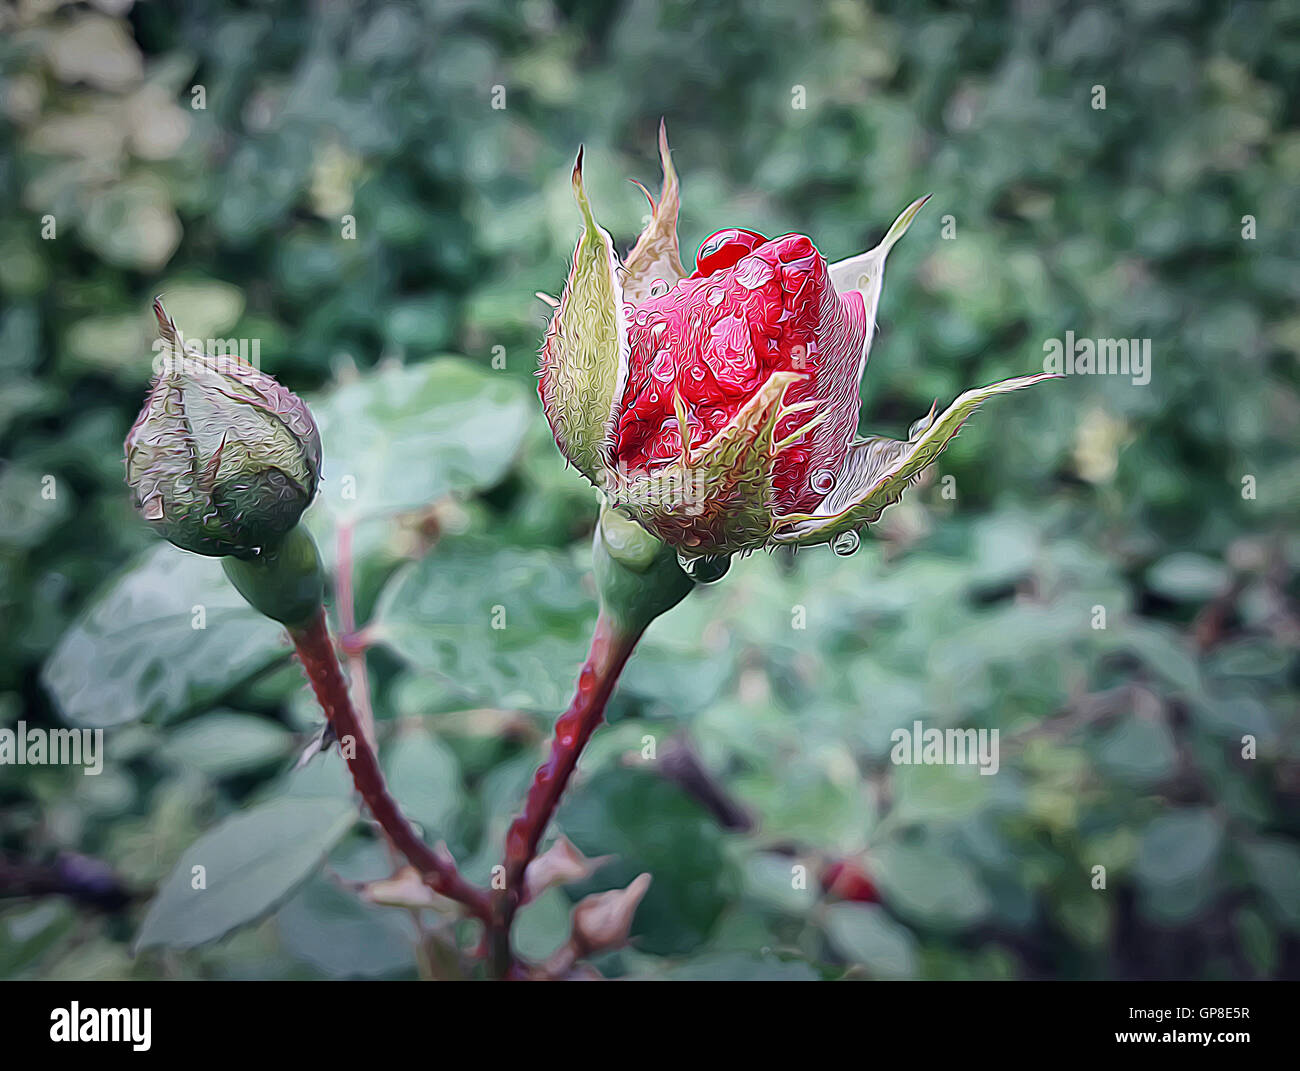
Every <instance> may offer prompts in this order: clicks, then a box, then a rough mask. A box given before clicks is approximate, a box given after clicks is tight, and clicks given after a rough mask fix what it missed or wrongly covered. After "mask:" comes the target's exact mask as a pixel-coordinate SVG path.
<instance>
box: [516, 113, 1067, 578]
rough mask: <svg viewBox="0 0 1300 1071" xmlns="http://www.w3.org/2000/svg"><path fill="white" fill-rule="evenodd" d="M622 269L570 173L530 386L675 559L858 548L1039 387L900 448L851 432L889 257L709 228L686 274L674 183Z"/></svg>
mask: <svg viewBox="0 0 1300 1071" xmlns="http://www.w3.org/2000/svg"><path fill="white" fill-rule="evenodd" d="M660 156H661V159H662V162H663V169H664V184H663V192H662V194H661V196H660V199H659V201H658V202H657V203H656V202H655V201H654V200H653V199H652V200H651V206H652V216H651V220H650V223H649V224H648V226H647V227H646V229H645V231H644V232H643V233H642V235H641V237H640V239H639V240H638V241H637V243H636V245H635V247H634V248H633V250H632V252H631V253H630V254H629V255H628V258H627V261H626V262H625V263H620V262H619V259H618V256H617V254H616V253H615V251H614V246H613V241H612V239H611V238H610V236H609V234H608V233H607V232H605V231H604V230H602V229H601V228H600V227H599V226H598V225H597V224H596V221H595V217H594V215H593V213H592V210H591V205H590V202H589V201H588V198H587V195H586V192H585V190H584V187H583V183H582V154H581V153H579V156H578V162H577V165H576V166H575V168H574V172H573V185H574V193H575V196H576V198H577V200H578V205H579V208H580V210H581V213H582V217H583V224H584V226H583V233H582V236H581V237H580V239H579V241H578V246H577V249H576V250H575V253H574V261H573V267H572V270H571V271H570V274H569V279H568V282H567V284H566V286H565V290H564V296H563V297H562V299H561V300H560V303H559V305H558V307H557V309H556V312H555V315H554V317H553V318H552V321H551V325H550V328H549V330H548V331H547V335H546V341H545V344H544V346H543V349H542V357H541V372H540V376H541V379H540V383H539V391H540V394H541V398H542V405H543V409H544V410H545V412H546V416H547V419H548V420H549V422H550V424H551V429H552V431H553V432H554V434H555V440H556V443H557V444H558V445H559V447H560V449H561V451H562V452H563V453H564V455H565V456H566V457H567V458H568V459H569V460H570V461H571V462H572V463H573V464H574V465H575V466H576V467H577V468H578V470H579V471H580V472H582V473H583V474H584V475H585V476H586V477H587V478H588V479H589V480H591V481H592V482H593V483H594V484H596V485H597V486H599V487H601V488H602V489H603V490H604V491H605V493H606V496H607V497H608V499H609V501H610V502H611V503H612V504H613V505H615V506H619V507H622V508H623V509H624V510H625V511H626V512H627V513H628V514H629V515H631V516H632V517H633V518H634V519H635V520H636V521H637V522H639V523H640V524H641V525H643V526H644V527H645V528H646V529H647V530H648V531H650V532H652V533H653V534H654V535H655V536H657V537H658V538H659V539H661V540H663V541H664V542H666V543H668V544H670V545H671V546H673V547H674V548H675V549H676V550H677V552H678V553H679V554H680V555H681V556H682V557H683V559H684V560H687V561H695V560H701V559H704V560H709V559H712V560H717V559H719V558H723V557H725V556H726V555H729V554H732V553H735V552H737V551H748V550H753V549H755V548H758V547H762V546H776V545H780V544H783V543H789V544H796V545H807V544H817V543H834V545H835V547H836V549H837V550H841V551H847V550H850V549H852V548H853V547H856V546H857V534H856V533H857V531H858V529H860V528H861V527H863V526H864V525H866V524H869V523H871V522H873V521H875V520H876V519H877V518H878V517H879V516H880V514H881V512H882V511H883V510H884V509H885V507H886V506H888V505H890V504H891V503H893V502H896V501H897V500H898V499H899V498H900V497H901V496H902V493H903V491H904V489H905V488H906V487H907V485H908V484H909V483H910V482H911V481H912V480H913V479H914V478H915V477H916V476H917V475H918V474H919V473H920V472H921V471H922V470H923V469H925V468H926V467H927V466H928V465H930V464H932V463H933V461H934V460H935V458H936V457H937V456H938V454H939V452H940V451H941V450H942V449H943V447H944V446H945V445H946V444H947V442H948V440H949V439H951V438H952V436H953V435H954V434H956V432H957V430H958V429H959V428H960V427H961V425H962V424H963V423H964V422H965V420H966V419H967V418H968V417H969V416H970V415H971V414H972V413H973V412H974V411H975V410H976V408H978V407H979V405H980V404H981V403H982V402H984V401H985V400H987V399H988V398H991V397H993V396H994V395H996V394H1000V393H1003V392H1005V391H1011V390H1016V389H1019V388H1021V387H1026V386H1029V385H1030V384H1032V383H1036V382H1038V381H1039V380H1041V379H1045V378H1050V377H1048V376H1044V375H1037V376H1027V377H1023V378H1019V379H1012V380H1008V381H1005V382H1003V383H998V384H994V385H992V386H989V387H983V388H979V389H977V390H972V391H968V392H966V393H965V394H963V395H962V396H961V397H960V398H958V400H957V401H956V403H954V404H953V405H952V406H951V407H949V408H948V409H947V410H946V411H945V412H943V413H942V414H941V415H938V416H936V414H935V412H934V411H933V410H932V411H931V413H930V414H929V415H928V416H927V417H924V418H923V419H922V420H920V421H918V422H917V423H916V424H915V425H913V428H912V431H911V433H910V435H909V437H908V439H907V441H904V442H899V441H895V440H892V439H885V438H880V437H876V436H869V437H865V438H858V437H857V436H856V432H857V423H858V408H859V393H858V388H859V382H860V380H861V378H862V374H863V371H864V369H865V367H866V362H867V356H868V354H869V351H870V348H871V338H872V335H873V333H874V327H875V319H876V310H877V307H878V305H879V301H880V293H881V287H882V284H883V279H884V266H885V258H886V256H887V255H888V253H889V250H890V249H891V248H892V247H893V246H894V244H895V243H896V242H897V241H898V239H899V238H901V237H902V236H903V234H904V233H905V232H906V230H907V228H908V227H909V226H910V225H911V222H912V220H913V219H914V218H915V216H916V214H917V212H919V211H920V208H921V206H922V205H923V204H924V203H925V201H926V198H921V199H920V200H918V201H915V202H913V203H912V204H911V205H909V206H908V208H907V209H906V210H904V212H903V213H902V215H900V216H899V217H898V219H897V220H896V221H895V222H894V224H893V226H892V227H891V228H890V230H889V232H888V233H887V234H886V235H885V238H884V240H883V241H882V242H881V243H880V244H879V245H878V246H876V247H875V248H874V249H872V250H869V251H868V252H866V253H863V254H861V255H859V256H856V257H851V258H849V259H847V260H844V261H840V262H839V263H837V264H828V263H827V262H826V260H825V258H824V257H823V256H822V254H821V252H820V251H819V250H818V249H817V247H816V245H815V244H814V243H813V241H812V239H810V238H808V237H806V236H804V235H799V234H789V235H785V236H783V237H780V238H774V239H772V240H770V241H769V240H767V239H765V238H764V237H763V236H762V235H760V234H758V233H756V232H754V231H749V230H740V229H731V230H725V231H719V232H717V233H716V234H714V235H712V236H710V237H709V238H708V239H706V240H705V242H704V243H703V244H702V245H701V247H700V251H699V255H698V257H697V259H696V271H695V273H694V274H693V275H691V276H689V277H688V276H687V275H686V271H685V269H683V268H682V266H681V262H680V259H679V256H678V246H677V212H678V203H679V194H678V184H677V176H676V172H675V171H674V169H673V166H672V160H671V157H670V155H669V152H668V144H667V139H666V137H665V136H664V133H663V130H662V128H661V129H660Z"/></svg>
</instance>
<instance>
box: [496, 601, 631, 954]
mask: <svg viewBox="0 0 1300 1071" xmlns="http://www.w3.org/2000/svg"><path fill="white" fill-rule="evenodd" d="M639 638H640V633H639V632H637V633H635V634H632V635H628V634H626V633H625V632H622V631H620V630H618V629H616V628H614V626H613V625H612V623H611V622H610V620H609V618H607V617H606V616H605V615H604V614H603V613H602V614H601V615H600V616H599V617H598V618H597V619H596V629H595V632H594V633H593V635H592V637H591V650H590V652H589V653H588V654H587V661H586V663H585V664H584V665H583V667H582V671H581V672H580V673H579V674H578V687H577V691H576V692H575V693H574V696H573V701H572V702H571V703H570V704H569V708H568V710H566V711H565V712H564V713H563V714H561V715H560V717H559V719H558V720H557V721H556V723H555V735H554V737H553V739H552V741H551V753H550V755H549V756H548V757H547V759H546V761H545V762H544V763H542V765H541V766H540V767H539V768H538V770H537V773H535V774H534V775H533V783H532V787H531V788H529V790H528V795H527V796H526V797H525V798H524V805H523V810H522V811H520V813H519V814H518V815H517V816H516V817H515V820H514V821H513V822H512V823H511V824H510V829H509V831H508V832H507V833H506V852H505V888H504V889H501V890H499V891H498V893H497V894H496V896H495V898H494V900H493V920H492V930H493V933H492V940H491V944H492V958H493V960H494V963H495V966H496V968H497V971H498V974H504V973H505V971H506V970H507V969H508V967H509V961H510V925H511V923H512V921H513V920H514V914H515V910H516V909H517V908H518V907H519V904H520V903H521V902H522V900H523V896H524V872H525V871H526V870H527V869H528V864H529V863H531V862H532V861H533V857H534V856H535V855H536V854H537V846H538V844H539V843H540V842H541V839H542V835H543V834H544V833H545V832H546V827H547V826H548V825H549V824H550V821H551V816H552V815H553V814H554V813H555V808H556V806H557V805H558V804H559V802H560V797H561V796H562V795H563V794H564V789H565V787H566V786H567V785H568V783H569V778H570V777H571V776H572V775H573V771H574V769H575V768H576V767H577V765H578V758H579V756H581V754H582V749H583V748H584V747H586V746H587V741H588V740H590V739H591V734H592V733H594V732H595V731H596V727H597V726H598V725H600V723H601V720H602V719H603V718H604V715H605V704H606V703H607V702H608V701H609V697H610V694H611V693H612V692H613V691H614V685H615V684H616V683H617V682H618V676H619V674H620V673H621V672H622V670H623V667H624V666H625V665H626V664H627V660H628V658H629V657H630V656H631V654H632V650H633V648H635V647H636V643H637V640H638V639H639Z"/></svg>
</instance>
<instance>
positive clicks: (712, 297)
mask: <svg viewBox="0 0 1300 1071" xmlns="http://www.w3.org/2000/svg"><path fill="white" fill-rule="evenodd" d="M725 297H726V295H725V294H724V293H723V292H722V287H720V286H715V287H712V288H710V290H709V292H708V293H707V294H705V295H704V300H705V301H707V302H708V303H709V304H710V305H712V306H713V307H714V308H717V307H718V306H719V305H721V304H722V301H723V298H725Z"/></svg>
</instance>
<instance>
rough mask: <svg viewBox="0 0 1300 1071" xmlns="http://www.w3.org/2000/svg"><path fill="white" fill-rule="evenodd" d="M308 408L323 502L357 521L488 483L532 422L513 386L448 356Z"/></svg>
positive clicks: (398, 369) (391, 368) (376, 377)
mask: <svg viewBox="0 0 1300 1071" xmlns="http://www.w3.org/2000/svg"><path fill="white" fill-rule="evenodd" d="M311 408H312V413H313V414H314V415H315V417H316V423H317V425H318V426H319V427H320V432H321V443H322V444H323V446H324V453H325V462H324V482H323V483H322V486H321V495H320V502H321V504H322V505H323V506H324V507H325V508H326V510H328V511H329V512H330V513H331V514H333V515H334V516H336V517H350V518H356V519H360V518H365V517H373V516H380V515H384V514H391V513H399V512H402V511H405V510H412V509H417V508H419V507H420V506H423V505H426V504H427V503H429V502H432V501H434V500H435V499H438V498H441V497H443V496H444V495H448V494H464V493H466V492H470V491H475V490H479V489H482V488H485V487H490V486H492V485H493V484H495V483H496V482H498V481H499V480H500V479H501V478H502V477H503V476H504V475H505V474H506V472H507V471H508V469H509V468H510V465H511V464H512V462H513V460H514V455H515V453H516V451H517V450H518V449H519V445H520V443H521V442H522V441H523V437H524V433H525V431H526V429H527V427H528V422H529V420H531V419H537V416H536V413H535V407H534V406H533V405H532V404H531V402H530V400H529V399H527V398H526V397H525V395H524V391H523V390H522V388H521V387H520V385H519V383H517V382H516V381H514V380H510V379H507V378H506V377H505V376H504V375H502V374H501V373H493V372H489V371H486V370H484V369H482V368H479V367H476V366H475V365H473V364H471V363H470V362H468V361H465V360H462V359H460V358H452V357H445V358H439V359H438V360H435V361H429V362H426V363H422V364H415V365H395V364H394V365H386V366H383V367H381V368H380V369H379V370H377V371H375V372H373V373H370V374H367V375H366V376H365V377H363V378H360V379H356V380H353V381H352V382H350V383H347V384H345V385H343V386H341V387H339V388H338V389H337V390H335V391H334V392H333V393H332V394H329V395H328V396H326V397H325V398H323V399H321V400H319V401H313V402H312V405H311Z"/></svg>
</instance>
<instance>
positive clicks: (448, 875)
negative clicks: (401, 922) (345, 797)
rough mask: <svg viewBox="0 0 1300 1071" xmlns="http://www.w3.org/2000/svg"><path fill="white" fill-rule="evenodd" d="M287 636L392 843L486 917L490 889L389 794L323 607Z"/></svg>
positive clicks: (435, 885)
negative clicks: (473, 880) (426, 835)
mask: <svg viewBox="0 0 1300 1071" xmlns="http://www.w3.org/2000/svg"><path fill="white" fill-rule="evenodd" d="M289 635H290V637H291V638H292V639H293V645H294V648H295V649H296V650H297V652H298V657H299V658H300V659H301V660H302V664H303V668H304V669H305V670H306V671H307V678H308V680H310V681H311V686H312V690H313V691H314V692H315V693H316V698H317V699H318V700H319V701H320V705H321V708H322V709H323V710H324V711H325V717H326V718H328V719H329V722H330V724H331V725H332V726H334V732H335V734H336V735H337V736H338V739H339V747H340V750H342V752H343V754H344V757H345V758H346V759H347V764H348V769H349V770H351V771H352V781H353V783H354V784H355V785H356V788H357V791H358V792H359V793H360V794H361V798H362V799H363V800H365V803H366V806H367V807H368V808H369V809H370V813H371V815H372V816H373V817H374V819H375V821H376V822H378V823H379V825H380V827H381V828H382V829H383V831H384V834H385V835H386V836H387V837H388V840H389V842H390V843H391V844H392V845H393V847H395V848H396V849H397V850H398V851H400V852H401V853H402V854H403V855H404V856H406V858H407V859H408V860H409V861H410V863H411V865H412V866H413V867H415V869H416V870H418V871H419V872H420V876H421V877H422V878H423V879H424V881H425V882H426V883H427V884H428V886H429V887H430V888H431V889H433V890H434V891H435V892H438V893H441V894H442V895H443V896H446V897H449V898H450V899H452V900H455V901H457V902H458V903H461V904H464V905H465V907H466V908H468V909H469V911H470V913H471V914H472V915H473V916H475V917H476V918H480V919H483V920H484V921H485V922H486V921H488V919H489V917H490V907H491V905H490V902H489V899H488V895H487V893H486V892H484V891H483V890H482V889H479V888H477V887H475V886H473V885H471V884H470V883H469V882H467V881H466V880H465V879H464V878H463V877H461V875H460V872H459V871H458V870H457V869H456V863H455V861H454V860H453V859H452V858H451V855H450V853H449V852H447V850H446V849H445V848H443V847H441V846H440V847H439V848H437V849H434V848H430V847H429V845H427V844H425V843H424V841H423V840H422V839H421V838H420V837H419V835H418V834H417V833H416V832H415V830H414V829H413V828H412V827H411V824H410V822H408V821H407V820H406V816H405V815H403V814H402V812H401V810H400V809H399V808H398V806H397V802H396V801H395V800H394V799H393V797H392V795H391V794H390V793H389V791H388V786H387V784H386V783H385V781H384V774H383V771H382V770H381V769H380V767H379V759H378V757H377V756H376V753H375V749H374V748H373V747H372V746H371V744H370V742H369V740H368V739H367V738H366V735H365V733H364V732H363V730H362V725H361V720H360V718H359V717H358V715H357V712H356V710H355V708H354V707H353V705H352V700H351V698H350V697H349V696H348V689H347V684H346V683H345V682H344V680H343V673H342V671H341V670H340V668H339V660H338V655H337V654H336V653H335V651H334V645H333V642H332V641H331V639H330V634H329V627H328V626H327V625H326V623H325V611H324V610H323V609H322V610H321V611H320V612H319V613H318V614H317V615H316V618H315V619H314V620H313V621H312V623H311V624H310V625H307V626H306V627H304V628H295V629H290V630H289Z"/></svg>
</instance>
